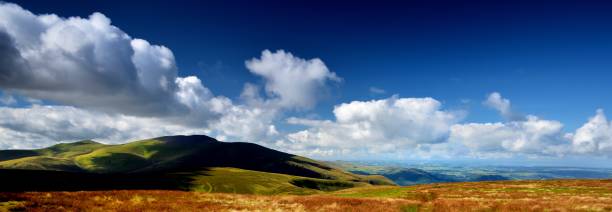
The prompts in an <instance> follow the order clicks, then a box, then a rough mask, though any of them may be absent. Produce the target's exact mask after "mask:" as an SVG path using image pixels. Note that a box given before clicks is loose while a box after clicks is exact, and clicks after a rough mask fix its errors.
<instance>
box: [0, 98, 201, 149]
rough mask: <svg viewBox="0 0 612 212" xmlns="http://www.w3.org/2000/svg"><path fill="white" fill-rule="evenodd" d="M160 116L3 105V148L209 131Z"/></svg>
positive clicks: (0, 128)
mask: <svg viewBox="0 0 612 212" xmlns="http://www.w3.org/2000/svg"><path fill="white" fill-rule="evenodd" d="M208 133H210V131H209V130H207V129H203V128H190V127H186V126H184V125H178V124H172V123H168V122H167V121H165V120H162V119H159V118H144V117H134V116H126V115H118V114H117V115H109V114H106V113H101V112H93V111H88V110H84V109H79V108H75V107H72V106H37V105H34V106H31V107H28V108H9V107H0V149H17V148H40V147H46V146H50V145H52V144H55V143H57V142H59V141H77V140H83V139H95V140H97V141H102V142H105V143H117V142H125V141H129V140H135V139H145V138H152V137H158V136H164V135H170V134H208Z"/></svg>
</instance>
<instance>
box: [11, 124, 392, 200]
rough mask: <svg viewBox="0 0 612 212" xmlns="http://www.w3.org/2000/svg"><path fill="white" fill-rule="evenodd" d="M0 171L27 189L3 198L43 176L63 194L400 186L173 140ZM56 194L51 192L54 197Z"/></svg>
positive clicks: (211, 143) (24, 154)
mask: <svg viewBox="0 0 612 212" xmlns="http://www.w3.org/2000/svg"><path fill="white" fill-rule="evenodd" d="M0 169H4V170H0V178H7V179H8V182H10V181H11V180H10V179H11V178H12V179H20V180H22V181H23V182H19V183H16V184H12V185H11V184H9V185H0V190H2V189H4V190H7V188H8V187H11V186H12V188H13V190H19V188H25V187H27V184H30V185H32V183H36V182H35V181H36V178H37V176H42V177H44V178H45V180H56V181H57V183H56V184H58V185H56V186H57V187H61V188H66V189H71V190H80V189H83V190H89V189H106V188H105V187H111V188H113V189H122V188H137V189H149V188H151V189H153V188H163V189H184V190H202V191H220V192H238V193H278V192H280V193H283V192H285V193H304V192H306V193H308V192H318V191H322V190H337V189H342V188H349V187H356V186H370V185H392V184H393V182H391V181H390V180H388V179H386V178H385V177H382V176H366V175H358V174H353V173H350V172H346V171H343V170H341V169H339V168H336V167H334V166H332V165H329V164H326V163H323V162H319V161H316V160H312V159H309V158H305V157H300V156H296V155H292V154H288V153H284V152H280V151H276V150H273V149H269V148H266V147H263V146H260V145H257V144H253V143H243V142H220V141H217V140H215V139H213V138H210V137H208V136H203V135H193V136H166V137H159V138H153V139H147V140H141V141H135V142H131V143H126V144H120V145H105V144H100V143H97V142H94V141H91V140H86V141H79V142H75V143H65V144H57V145H54V146H51V147H48V148H43V149H36V150H2V151H0ZM49 176H52V177H49ZM54 177H55V178H54ZM52 178H53V179H52ZM56 178H57V179H56ZM28 179H29V180H28ZM67 179H71V180H73V181H74V182H73V181H70V180H67ZM106 179H108V180H106ZM138 179H140V181H139V180H138ZM0 180H2V179H0ZM13 181H14V180H13ZM30 181H34V182H30ZM111 181H112V182H111ZM134 181H136V182H134ZM268 181H270V182H273V183H270V182H268ZM0 182H4V183H6V182H7V181H6V180H2V181H0ZM77 182H78V183H77ZM0 184H1V183H0ZM52 184H53V183H48V182H46V183H44V185H39V186H43V187H44V186H46V187H49V185H52ZM72 184H75V185H72ZM76 184H80V185H76ZM7 186H8V187H7ZM30 187H33V188H36V187H34V186H30ZM52 187H53V186H51V188H48V189H49V190H55V189H54V188H52ZM38 188H40V187H38ZM26 190H27V189H26Z"/></svg>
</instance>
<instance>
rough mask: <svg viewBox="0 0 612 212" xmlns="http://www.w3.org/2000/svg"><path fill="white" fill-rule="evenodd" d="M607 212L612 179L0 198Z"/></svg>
mask: <svg viewBox="0 0 612 212" xmlns="http://www.w3.org/2000/svg"><path fill="white" fill-rule="evenodd" d="M3 208H4V209H5V210H8V209H12V210H28V211H65V210H69V211H368V212H373V211H612V180H547V181H504V182H479V183H443V184H430V185H420V186H410V187H394V186H383V187H377V186H373V187H363V188H355V189H348V190H343V191H339V192H333V193H327V194H323V195H306V196H290V195H276V196H264V195H240V194H221V193H216V194H211V193H199V192H183V191H162V190H153V191H146V190H131V191H125V190H121V191H86V192H26V193H0V211H2V210H3Z"/></svg>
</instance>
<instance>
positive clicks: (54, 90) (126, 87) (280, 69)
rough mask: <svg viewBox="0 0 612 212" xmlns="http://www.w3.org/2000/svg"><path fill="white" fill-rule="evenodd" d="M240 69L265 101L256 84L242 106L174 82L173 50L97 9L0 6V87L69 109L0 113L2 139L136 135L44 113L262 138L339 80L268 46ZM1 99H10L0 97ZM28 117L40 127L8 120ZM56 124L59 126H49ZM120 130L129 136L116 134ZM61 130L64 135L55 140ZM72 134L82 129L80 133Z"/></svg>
mask: <svg viewBox="0 0 612 212" xmlns="http://www.w3.org/2000/svg"><path fill="white" fill-rule="evenodd" d="M245 65H246V66H247V68H248V69H249V71H250V72H251V73H253V74H255V75H257V76H260V77H262V78H263V79H264V84H265V85H264V86H265V89H266V90H265V91H266V94H267V95H266V96H265V97H262V96H260V95H259V89H258V86H257V85H254V84H246V85H245V90H244V91H243V95H242V96H241V99H242V100H243V102H244V104H236V103H235V102H233V101H232V100H231V99H229V98H227V97H224V96H215V95H214V94H213V93H212V92H211V91H210V90H209V89H208V88H206V87H205V86H204V84H203V83H202V80H201V79H199V78H198V77H195V76H187V77H180V76H178V68H177V66H176V62H175V58H174V54H173V53H172V51H171V50H170V49H168V48H166V47H164V46H161V45H154V44H151V43H149V42H148V41H146V40H144V39H139V38H132V37H131V36H129V35H128V34H127V33H125V32H124V31H122V30H121V29H119V28H117V27H115V26H113V25H112V24H111V20H110V19H109V18H108V17H106V16H105V15H103V14H101V13H93V14H91V15H90V16H89V17H87V18H81V17H69V18H63V17H59V16H57V15H55V14H46V15H36V14H33V13H31V12H29V11H27V10H25V9H23V8H21V7H20V6H18V5H16V4H10V3H0V89H2V91H4V92H10V93H15V94H17V95H19V96H21V97H23V99H24V100H30V99H31V100H37V101H36V102H32V103H33V104H41V103H42V101H38V100H39V99H40V100H50V101H51V102H53V103H55V104H58V105H66V106H65V107H64V106H45V107H40V108H39V107H35V108H21V109H17V108H14V109H11V108H4V110H5V111H7V114H4V115H5V116H6V117H4V118H6V119H4V120H5V122H4V128H3V131H5V132H7V133H5V134H6V135H9V134H10V135H14V136H17V135H28V136H25V137H22V139H26V140H41V139H42V140H45V139H47V140H49V141H54V142H56V141H60V140H73V139H80V138H101V139H107V140H114V141H125V140H124V138H132V137H135V136H132V135H131V132H128V131H133V132H139V130H130V129H124V128H117V127H115V126H106V125H104V124H102V125H101V126H102V127H101V128H100V127H98V125H89V126H90V127H83V128H78V127H74V126H72V125H75V126H76V124H74V123H80V122H74V121H68V122H61V123H60V119H59V118H58V119H57V120H56V119H50V118H49V117H47V119H45V114H44V113H42V112H41V111H43V110H46V111H47V112H49V116H52V114H57V113H63V112H66V111H72V112H75V113H76V114H79V115H81V116H83V117H86V118H89V121H90V122H94V120H95V119H98V120H99V121H98V122H122V120H125V119H128V118H129V120H131V121H130V125H134V127H137V128H138V127H148V128H151V129H158V128H160V127H155V126H156V125H160V126H181V128H178V127H176V128H175V127H172V128H167V130H161V131H159V132H160V133H165V134H177V133H181V132H183V131H185V130H186V129H192V130H198V129H206V130H207V132H209V133H211V134H214V135H216V136H217V137H220V138H227V139H232V140H233V139H237V140H241V141H252V142H258V141H260V140H262V139H264V138H266V139H268V140H269V139H271V138H274V137H275V136H278V135H279V134H280V133H279V132H278V130H277V129H276V126H275V125H274V121H276V120H277V119H278V116H279V115H280V114H282V112H283V111H284V110H291V109H309V108H312V107H313V106H314V105H315V104H316V101H317V100H318V98H319V93H322V91H323V90H324V89H325V86H326V84H327V83H328V82H330V81H340V80H341V79H340V77H338V76H336V74H335V73H334V72H331V71H330V70H329V69H328V68H327V66H326V65H325V64H324V63H323V61H321V60H320V59H318V58H315V59H308V60H306V59H302V58H299V57H296V56H294V55H293V54H291V53H289V52H285V51H283V50H278V51H276V52H271V51H269V50H265V51H263V52H262V54H261V57H260V58H253V59H251V60H248V61H246V62H245ZM2 103H3V104H5V105H8V104H12V103H13V102H12V101H11V99H10V98H9V97H7V96H4V97H3V98H2ZM39 112H40V113H39ZM10 114H17V115H14V116H9V115H10ZM32 114H38V117H37V118H39V119H44V120H46V121H41V122H34V121H27V122H23V121H14V122H12V121H11V120H13V119H20V120H23V119H26V118H25V117H29V116H32ZM58 117H61V116H58ZM147 117H148V118H150V119H154V120H155V121H151V123H153V124H148V123H149V122H145V121H140V120H147ZM151 117H152V118H151ZM66 118H67V119H70V116H68V117H66ZM133 120H138V121H133ZM11 122H12V123H11ZM18 123H20V124H19V126H18V125H17V124H18ZM40 123H44V124H45V126H47V128H45V129H46V130H45V131H44V132H39V131H36V128H37V127H35V126H38V125H37V124H40ZM28 126H29V127H28ZM67 126H71V127H70V128H65V127H67ZM53 127H55V128H56V129H55V130H51V129H50V128H53ZM162 128H163V127H162ZM122 130H126V132H125V133H126V135H124V136H120V135H119V134H121V132H120V131H122ZM62 131H70V132H65V133H66V135H65V136H61V135H59V134H61V132H62ZM78 131H82V132H83V133H82V134H79V135H78V136H77V132H78ZM96 131H100V133H103V134H104V135H101V134H95V133H94V132H96ZM111 131H112V133H110V132H111ZM51 132H53V133H51ZM54 133H55V134H54ZM111 134H112V135H111ZM114 134H117V135H114ZM34 135H36V136H34ZM143 135H151V133H143ZM4 140H10V139H4ZM43 143H44V142H43Z"/></svg>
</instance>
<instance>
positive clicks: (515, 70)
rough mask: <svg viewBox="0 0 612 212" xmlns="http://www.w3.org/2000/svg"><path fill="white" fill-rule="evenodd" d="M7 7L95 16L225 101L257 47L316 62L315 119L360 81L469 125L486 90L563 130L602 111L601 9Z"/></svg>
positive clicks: (362, 88) (491, 5)
mask: <svg viewBox="0 0 612 212" xmlns="http://www.w3.org/2000/svg"><path fill="white" fill-rule="evenodd" d="M516 2H518V3H516ZM16 3H19V4H20V5H22V6H23V7H25V8H28V9H29V10H31V11H33V12H35V13H57V14H60V15H62V16H88V15H89V14H91V13H93V12H102V13H104V14H105V15H107V16H109V17H111V18H112V21H113V24H114V25H116V26H118V27H120V28H121V29H123V30H124V31H126V32H128V33H129V34H130V35H132V36H134V37H139V38H145V39H147V40H148V41H150V42H151V43H156V44H163V45H164V46H167V47H168V48H170V49H172V50H173V52H174V54H175V56H176V59H177V63H178V67H179V68H180V74H181V75H197V76H199V77H201V78H202V79H203V82H204V83H205V84H206V85H207V87H209V88H211V89H212V90H213V91H215V92H216V93H219V94H222V95H226V96H229V97H236V96H238V95H239V94H240V91H241V89H242V83H244V82H246V81H254V80H257V79H256V77H254V76H252V75H251V74H249V73H248V71H246V69H245V68H244V60H245V59H247V58H252V57H255V56H257V55H258V54H259V52H260V51H261V50H263V49H271V50H275V49H284V50H287V51H290V52H293V53H294V54H296V55H299V56H300V57H303V58H313V57H318V58H321V59H322V60H323V61H324V62H325V63H326V64H327V65H328V67H329V68H330V69H331V70H333V71H334V72H336V73H338V75H339V76H342V77H343V78H344V79H345V83H342V84H341V85H340V86H338V88H337V89H336V90H335V91H334V93H333V95H332V96H331V97H330V98H329V99H327V100H326V101H323V102H322V103H321V104H320V105H319V108H320V110H319V111H317V112H318V114H321V115H322V116H330V115H331V114H329V111H330V110H329V108H331V107H333V105H334V104H336V103H337V102H346V101H350V100H366V99H370V98H371V95H370V93H369V87H371V86H374V87H378V88H381V89H384V90H385V91H386V94H383V95H380V96H378V97H383V96H385V95H387V96H388V95H391V94H399V95H400V96H405V97H425V96H431V97H435V98H437V99H439V100H442V101H444V102H445V103H446V105H447V107H465V106H464V105H462V103H461V100H462V99H469V100H472V101H471V103H470V104H469V106H468V107H470V109H471V110H470V116H469V117H468V118H467V119H468V120H474V121H495V120H498V119H499V117H498V116H497V115H496V113H495V112H494V111H489V110H486V109H484V108H483V107H482V106H481V104H480V102H481V101H482V99H483V98H484V97H485V96H486V95H487V94H488V93H490V92H493V91H499V92H501V93H503V94H504V96H507V97H509V98H511V99H512V101H513V102H514V103H515V104H514V105H515V106H516V107H518V108H520V110H521V111H524V112H526V113H533V114H538V115H540V116H543V117H547V118H554V119H557V120H560V121H562V122H563V123H565V124H566V125H567V128H569V129H574V128H577V127H579V125H581V124H582V123H583V122H584V121H585V120H586V117H588V116H590V115H592V113H593V111H594V110H595V109H596V108H603V109H607V108H612V99H610V98H605V97H606V96H607V95H608V94H609V91H610V89H611V88H610V86H611V85H610V83H609V79H610V74H609V73H610V70H611V69H612V60H610V54H611V52H612V42H611V41H610V38H611V37H612V27H610V22H611V21H612V16H611V15H610V14H609V11H610V10H611V9H612V5H610V4H605V3H602V2H591V3H592V4H582V3H580V2H579V1H554V3H553V1H538V2H536V3H533V2H529V1H507V2H502V1H494V2H491V1H464V2H456V1H411V2H409V3H402V4H399V3H389V4H388V5H385V6H383V5H378V4H374V3H361V4H355V5H346V4H342V3H326V2H310V1H307V2H299V1H298V2H294V3H286V2H285V3H282V2H258V3H255V2H248V1H246V2H241V1H225V2H214V3H197V2H165V1H152V2H150V3H147V4H142V3H140V2H127V3H126V2H122V3H121V4H113V3H108V2H107V1H88V2H87V3H83V2H79V3H75V1H59V2H55V1H54V2H49V1H25V2H19V1H17V2H16ZM387 3H388V2H387Z"/></svg>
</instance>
